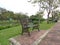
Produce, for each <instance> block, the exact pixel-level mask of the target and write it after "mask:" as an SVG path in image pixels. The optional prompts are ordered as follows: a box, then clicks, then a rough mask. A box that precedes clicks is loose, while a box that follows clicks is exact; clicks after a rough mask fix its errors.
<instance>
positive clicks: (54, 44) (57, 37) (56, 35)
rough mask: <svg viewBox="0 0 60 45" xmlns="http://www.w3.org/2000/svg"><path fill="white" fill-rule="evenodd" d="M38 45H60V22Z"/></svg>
mask: <svg viewBox="0 0 60 45" xmlns="http://www.w3.org/2000/svg"><path fill="white" fill-rule="evenodd" d="M38 45H60V22H58V23H57V24H56V25H55V26H54V27H53V28H52V30H51V31H50V32H49V33H48V34H47V35H46V37H45V38H44V39H43V40H42V41H41V42H40V43H39V44H38Z"/></svg>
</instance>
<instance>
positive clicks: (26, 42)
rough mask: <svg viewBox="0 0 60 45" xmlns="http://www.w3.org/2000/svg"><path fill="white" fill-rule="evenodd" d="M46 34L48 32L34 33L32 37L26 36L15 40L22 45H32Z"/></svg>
mask: <svg viewBox="0 0 60 45" xmlns="http://www.w3.org/2000/svg"><path fill="white" fill-rule="evenodd" d="M45 32H46V30H41V31H33V32H31V36H30V37H29V36H28V35H27V34H26V35H25V34H24V35H23V36H17V37H15V38H14V39H15V40H16V41H18V42H19V43H20V44H21V45H31V44H33V43H34V41H36V40H37V39H38V38H39V37H40V36H41V35H43V34H44V33H45Z"/></svg>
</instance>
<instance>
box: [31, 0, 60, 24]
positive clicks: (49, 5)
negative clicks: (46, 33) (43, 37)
mask: <svg viewBox="0 0 60 45" xmlns="http://www.w3.org/2000/svg"><path fill="white" fill-rule="evenodd" d="M32 3H38V4H39V7H40V8H42V9H46V10H47V12H48V15H47V17H48V18H47V23H49V14H50V13H52V11H53V10H54V9H56V8H57V7H58V6H59V4H60V0H33V1H32Z"/></svg>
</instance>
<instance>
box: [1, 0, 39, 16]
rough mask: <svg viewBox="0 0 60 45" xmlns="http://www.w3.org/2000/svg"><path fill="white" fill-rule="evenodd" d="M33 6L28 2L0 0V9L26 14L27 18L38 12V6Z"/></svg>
mask: <svg viewBox="0 0 60 45" xmlns="http://www.w3.org/2000/svg"><path fill="white" fill-rule="evenodd" d="M33 5H34V4H31V3H30V2H28V0H0V7H3V8H5V9H7V10H10V11H13V12H15V13H19V12H23V13H28V15H29V16H30V15H33V14H35V13H36V12H37V11H39V6H38V4H35V5H36V6H33Z"/></svg>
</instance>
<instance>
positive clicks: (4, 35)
mask: <svg viewBox="0 0 60 45" xmlns="http://www.w3.org/2000/svg"><path fill="white" fill-rule="evenodd" d="M53 25H54V23H51V24H47V23H46V22H43V23H41V24H40V30H47V29H49V28H50V27H52V26H53ZM20 33H21V26H16V27H12V28H8V29H3V30H0V44H1V45H9V40H8V39H9V38H11V37H14V36H16V35H20Z"/></svg>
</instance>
